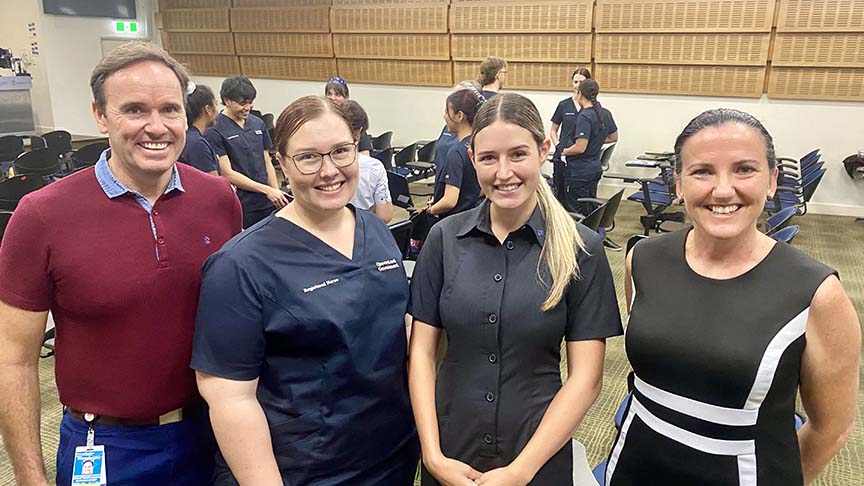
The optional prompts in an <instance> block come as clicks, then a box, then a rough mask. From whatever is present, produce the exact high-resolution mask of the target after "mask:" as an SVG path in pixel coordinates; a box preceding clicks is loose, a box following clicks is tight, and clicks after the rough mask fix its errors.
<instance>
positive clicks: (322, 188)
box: [318, 182, 342, 192]
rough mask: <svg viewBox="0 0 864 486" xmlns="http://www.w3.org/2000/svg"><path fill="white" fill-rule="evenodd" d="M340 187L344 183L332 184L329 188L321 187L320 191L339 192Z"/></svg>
mask: <svg viewBox="0 0 864 486" xmlns="http://www.w3.org/2000/svg"><path fill="white" fill-rule="evenodd" d="M340 187H342V183H341V182H339V183H337V184H330V185H329V186H321V187H319V188H318V189H320V190H322V191H324V192H332V191H336V190H338V189H339V188H340Z"/></svg>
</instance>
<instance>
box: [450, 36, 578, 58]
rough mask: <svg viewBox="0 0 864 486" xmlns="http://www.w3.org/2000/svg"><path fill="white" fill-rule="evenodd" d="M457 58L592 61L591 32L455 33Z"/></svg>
mask: <svg viewBox="0 0 864 486" xmlns="http://www.w3.org/2000/svg"><path fill="white" fill-rule="evenodd" d="M452 37H453V39H452V51H453V60H457V61H482V60H483V59H484V58H485V57H486V56H487V55H491V56H498V57H501V58H504V59H507V61H508V62H512V61H516V62H520V61H521V62H532V61H534V62H563V63H574V62H575V63H590V62H591V34H453V36H452Z"/></svg>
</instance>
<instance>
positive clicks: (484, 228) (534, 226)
mask: <svg viewBox="0 0 864 486" xmlns="http://www.w3.org/2000/svg"><path fill="white" fill-rule="evenodd" d="M491 206H492V203H491V202H489V200H488V199H486V200H484V201H483V203H482V204H480V206H478V207H476V208H474V209H472V210H471V211H469V213H470V217H468V218H466V219H465V222H464V223H462V226H461V228H459V231H458V232H457V233H456V236H457V237H458V238H462V237H464V236H467V235H469V234H471V233H472V232H474V231H477V232H480V233H483V234H486V235H489V236H492V237H494V236H495V233H493V232H492V220H491V216H490V215H489V211H490V208H491ZM526 230H530V233H531V235H532V236H533V237H534V240H535V241H536V242H537V244H539V245H540V246H541V247H542V246H543V244H544V243H545V241H546V222H545V221H544V220H543V215H542V214H540V204H537V206H536V207H535V208H534V212H533V213H531V217H530V218H528V221H527V222H526V223H525V224H524V225H523V226H522V228H520V229H518V230H516V231H514V233H517V232H520V231H526Z"/></svg>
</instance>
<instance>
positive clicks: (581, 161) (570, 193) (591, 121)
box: [561, 79, 618, 215]
mask: <svg viewBox="0 0 864 486" xmlns="http://www.w3.org/2000/svg"><path fill="white" fill-rule="evenodd" d="M599 93H600V85H598V84H597V81H595V80H593V79H586V80H584V81H582V82H580V83H579V87H578V88H577V90H576V102H577V103H579V106H580V107H581V109H580V110H579V116H578V117H577V118H576V126H575V127H574V129H573V132H572V139H571V140H564V139H562V140H561V144H562V146H563V147H565V148H564V150H563V152H562V153H563V154H564V156H565V160H566V162H565V163H566V167H565V169H564V191H565V194H564V198H563V199H562V201H563V203H564V207H565V208H567V210H568V211H571V212H577V213H580V214H583V215H584V214H587V213H588V211H589V210H590V207H587V206H586V205H584V204H582V203H579V202H577V200H578V199H580V198H586V197H588V198H596V197H597V184H598V183H599V182H600V178H601V177H603V168H602V167H601V165H600V152H601V151H602V149H603V144H604V143H611V142H616V141H618V127H617V126H616V125H615V120H614V119H613V118H612V113H610V112H609V110H607V109H606V108H603V107H602V106H600V102H599V101H598V100H597V95H598V94H599Z"/></svg>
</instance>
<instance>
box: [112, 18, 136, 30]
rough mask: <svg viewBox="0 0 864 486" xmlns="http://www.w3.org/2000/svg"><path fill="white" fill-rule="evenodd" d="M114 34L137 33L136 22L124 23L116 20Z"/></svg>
mask: <svg viewBox="0 0 864 486" xmlns="http://www.w3.org/2000/svg"><path fill="white" fill-rule="evenodd" d="M114 31H115V32H138V22H126V21H122V20H118V21H116V22H114Z"/></svg>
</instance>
